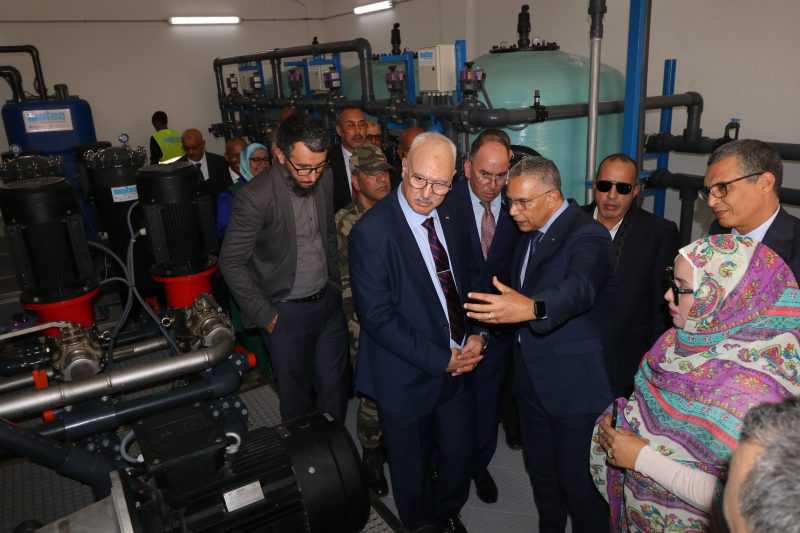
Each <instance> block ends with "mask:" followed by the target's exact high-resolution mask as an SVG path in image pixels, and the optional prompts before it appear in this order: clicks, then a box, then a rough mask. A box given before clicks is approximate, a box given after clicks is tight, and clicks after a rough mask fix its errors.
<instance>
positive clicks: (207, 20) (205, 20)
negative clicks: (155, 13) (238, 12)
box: [169, 17, 242, 25]
mask: <svg viewBox="0 0 800 533" xmlns="http://www.w3.org/2000/svg"><path fill="white" fill-rule="evenodd" d="M241 21H242V19H240V18H239V17H170V18H169V23H170V24H178V25H184V24H239V23H240V22H241Z"/></svg>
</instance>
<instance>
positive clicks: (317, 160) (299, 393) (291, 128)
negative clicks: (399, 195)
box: [219, 113, 349, 422]
mask: <svg viewBox="0 0 800 533" xmlns="http://www.w3.org/2000/svg"><path fill="white" fill-rule="evenodd" d="M327 149H328V133H327V131H326V130H325V128H324V127H323V126H322V124H321V123H320V122H318V121H315V120H311V119H308V118H306V117H305V116H304V115H303V114H300V113H297V114H295V115H292V116H291V117H289V118H288V119H286V120H285V121H284V122H283V123H281V125H280V127H279V128H278V133H277V142H276V149H275V156H276V159H277V162H276V164H275V165H273V167H272V169H271V170H270V171H269V172H262V173H260V174H258V175H257V176H256V177H255V178H253V179H252V180H251V181H250V182H249V183H247V184H246V185H245V186H244V187H243V188H242V190H241V191H239V192H238V193H237V194H236V196H235V197H234V203H233V212H232V214H231V220H230V223H229V225H228V229H227V231H226V233H225V240H224V241H223V244H222V251H221V253H220V258H219V265H220V268H221V270H222V273H223V275H224V276H225V281H226V282H227V283H228V286H229V287H230V289H231V292H232V293H233V295H234V297H235V298H236V301H237V302H238V304H239V306H240V307H241V309H242V315H243V318H244V320H245V325H246V326H249V327H257V328H259V329H260V330H262V332H263V335H264V338H265V342H266V344H267V347H268V349H269V353H270V357H271V363H272V367H273V370H274V376H275V378H276V380H277V383H278V397H279V399H280V411H281V418H282V419H283V420H288V419H290V418H294V417H298V416H303V415H306V414H308V413H310V412H312V411H314V410H319V411H323V412H327V413H330V414H331V415H332V416H333V417H334V418H336V419H337V420H339V421H342V422H343V421H344V417H345V411H346V406H347V398H348V395H349V376H348V371H347V370H348V367H347V326H346V324H345V320H344V314H343V312H342V298H341V285H340V278H339V263H338V253H337V237H336V225H335V223H334V213H333V182H332V180H331V178H330V174H329V171H328V170H326V166H327Z"/></svg>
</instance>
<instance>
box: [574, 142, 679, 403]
mask: <svg viewBox="0 0 800 533" xmlns="http://www.w3.org/2000/svg"><path fill="white" fill-rule="evenodd" d="M638 176H639V171H638V169H637V167H636V162H635V161H634V160H633V159H631V158H630V157H628V156H627V155H625V154H612V155H610V156H608V157H606V158H605V159H603V161H602V162H601V163H600V167H599V168H598V170H597V176H596V177H595V180H594V185H593V188H594V202H593V203H591V204H589V205H586V206H583V209H584V211H586V212H587V213H589V214H590V215H592V216H593V217H594V219H595V220H597V221H598V222H599V223H601V224H602V225H603V226H605V228H606V229H607V230H608V232H609V233H610V234H611V239H612V240H613V241H614V245H613V248H612V249H613V274H614V276H613V277H612V278H611V282H609V284H608V286H606V288H605V290H604V291H603V296H602V298H601V300H602V302H603V305H604V306H605V308H606V309H608V310H609V311H611V310H612V309H613V312H609V313H608V315H607V317H608V326H607V329H606V331H607V335H608V337H607V342H606V352H605V354H606V358H607V361H606V364H607V365H608V373H609V378H610V379H611V388H612V390H613V392H614V396H615V397H620V396H622V397H626V398H627V397H628V396H629V395H630V394H631V392H633V376H634V374H636V370H637V369H638V368H639V363H640V362H641V360H642V356H643V355H644V354H645V352H646V351H647V350H649V349H650V347H651V346H652V345H653V343H654V342H655V341H656V339H658V337H659V336H660V335H661V334H662V333H664V332H665V331H666V330H667V329H668V328H669V327H670V322H671V321H670V320H669V315H668V313H667V306H666V305H664V281H663V280H664V270H665V269H666V268H667V267H668V266H672V263H673V261H674V260H675V256H676V255H677V253H678V242H679V239H678V227H677V226H676V225H675V223H674V222H672V221H670V220H665V219H663V218H661V217H657V216H655V215H654V214H652V213H649V212H647V211H645V210H644V209H642V208H641V207H639V206H638V205H637V204H636V197H637V196H638V194H639V183H638Z"/></svg>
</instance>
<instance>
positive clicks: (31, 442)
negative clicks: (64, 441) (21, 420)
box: [0, 419, 113, 500]
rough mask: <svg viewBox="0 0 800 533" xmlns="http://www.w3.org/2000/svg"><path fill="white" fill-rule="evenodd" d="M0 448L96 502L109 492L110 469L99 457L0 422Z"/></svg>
mask: <svg viewBox="0 0 800 533" xmlns="http://www.w3.org/2000/svg"><path fill="white" fill-rule="evenodd" d="M0 448H2V449H4V450H6V451H8V452H10V453H12V454H14V455H17V456H20V457H27V458H29V459H30V460H31V461H33V462H34V463H36V464H38V465H41V466H44V467H45V468H49V469H51V470H55V471H56V472H58V473H59V474H61V475H63V476H66V477H68V478H70V479H74V480H75V481H78V482H80V483H84V484H86V485H89V486H90V487H91V488H92V492H93V493H94V497H95V499H97V500H99V499H101V498H104V497H106V496H108V495H109V493H110V492H111V481H110V478H109V474H110V473H111V471H112V470H113V467H112V466H111V464H110V463H109V461H108V460H107V459H106V458H105V457H103V456H102V455H96V454H93V453H90V452H88V451H86V450H84V449H83V448H76V447H72V446H64V445H61V444H58V443H56V442H53V441H51V440H49V439H46V438H45V437H42V436H40V435H38V434H37V433H34V432H31V431H27V430H24V429H22V428H20V427H17V426H14V425H12V424H11V423H9V422H7V421H6V420H2V419H0Z"/></svg>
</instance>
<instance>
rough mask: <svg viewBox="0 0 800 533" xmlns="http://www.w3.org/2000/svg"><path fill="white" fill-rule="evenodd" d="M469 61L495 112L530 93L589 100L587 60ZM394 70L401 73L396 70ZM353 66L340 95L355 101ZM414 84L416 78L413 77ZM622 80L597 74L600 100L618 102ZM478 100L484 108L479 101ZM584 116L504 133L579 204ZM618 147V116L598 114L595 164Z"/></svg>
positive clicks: (546, 55)
mask: <svg viewBox="0 0 800 533" xmlns="http://www.w3.org/2000/svg"><path fill="white" fill-rule="evenodd" d="M498 50H500V52H492V53H488V54H485V55H482V56H480V57H478V58H477V59H475V60H474V64H475V67H479V68H481V69H483V70H484V72H485V73H486V82H485V89H486V92H487V94H488V95H489V99H490V100H491V103H492V105H493V106H494V107H496V108H510V109H514V108H522V107H530V106H532V105H533V95H534V90H538V91H539V93H540V95H541V104H542V105H544V106H553V105H561V104H575V103H585V102H586V101H587V99H588V95H589V59H588V58H586V57H582V56H578V55H574V54H569V53H566V52H563V51H560V50H541V49H532V48H531V49H522V50H520V49H513V48H512V49H507V48H506V49H498ZM388 67H389V66H388V65H385V64H379V63H377V62H375V63H373V67H372V68H373V70H372V72H373V79H374V85H375V98H376V99H378V100H381V99H386V98H388V97H389V93H388V90H387V88H386V85H385V83H384V79H385V76H386V72H387V71H388ZM398 68H402V67H400V66H398ZM359 79H360V78H359V72H358V66H356V67H351V68H348V69H344V72H343V73H342V92H343V94H344V95H345V97H347V98H348V99H360V98H361V86H360V83H359ZM417 79H419V76H417ZM624 97H625V80H624V77H623V75H622V73H621V72H619V71H618V70H616V69H613V68H611V67H608V66H605V65H603V66H602V67H601V70H600V100H601V101H603V100H622V99H624ZM481 101H483V102H484V103H486V101H485V99H484V97H483V96H481ZM587 122H588V119H587V118H586V117H582V118H575V119H561V120H552V121H546V122H541V123H538V124H532V125H528V126H525V127H522V126H520V127H513V126H512V127H510V128H505V130H506V132H508V134H509V135H510V137H511V142H512V143H513V144H519V145H524V146H528V147H530V148H533V149H534V150H536V151H537V152H539V153H540V154H542V155H543V156H544V157H547V158H548V159H552V160H553V161H555V162H556V164H557V165H558V168H559V170H560V171H561V179H562V191H563V193H564V196H566V197H567V198H574V199H575V200H577V201H578V202H579V203H582V202H583V199H584V180H585V176H586V135H587V132H586V128H587ZM621 145H622V114H621V113H620V114H615V115H601V116H600V117H599V120H598V127H597V161H598V162H599V161H601V160H602V159H603V158H604V157H605V156H607V155H609V154H611V153H614V152H618V151H619V150H620V148H621Z"/></svg>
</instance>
